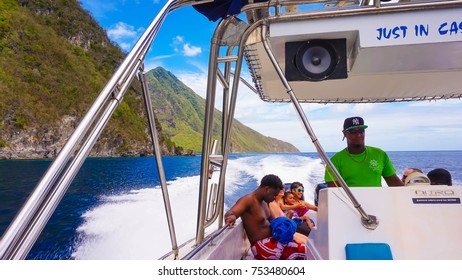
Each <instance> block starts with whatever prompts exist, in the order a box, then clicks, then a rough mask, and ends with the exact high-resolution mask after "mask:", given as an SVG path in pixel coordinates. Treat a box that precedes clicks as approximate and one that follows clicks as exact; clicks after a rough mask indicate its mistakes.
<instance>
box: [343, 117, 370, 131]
mask: <svg viewBox="0 0 462 280" xmlns="http://www.w3.org/2000/svg"><path fill="white" fill-rule="evenodd" d="M355 128H363V129H364V128H367V125H364V120H363V118H361V117H351V118H346V119H345V121H344V122H343V130H344V131H348V130H352V129H355Z"/></svg>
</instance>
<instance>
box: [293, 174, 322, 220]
mask: <svg viewBox="0 0 462 280" xmlns="http://www.w3.org/2000/svg"><path fill="white" fill-rule="evenodd" d="M290 191H291V192H292V193H293V194H294V198H295V202H296V204H297V203H298V205H300V207H298V208H295V209H294V211H295V212H297V214H298V216H300V217H301V216H303V215H305V214H306V212H308V210H309V209H311V210H313V211H318V207H316V206H314V205H312V204H310V203H308V202H306V201H305V197H304V196H303V193H304V192H305V189H304V187H303V185H302V183H300V182H293V183H292V185H290Z"/></svg>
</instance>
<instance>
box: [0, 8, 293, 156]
mask: <svg viewBox="0 0 462 280" xmlns="http://www.w3.org/2000/svg"><path fill="white" fill-rule="evenodd" d="M124 57H125V54H124V53H123V52H122V51H121V50H120V48H118V47H117V46H114V45H113V44H112V43H111V42H110V40H109V38H108V37H107V34H106V32H105V31H104V30H103V29H102V28H101V27H100V26H99V25H98V23H97V22H96V21H95V20H94V19H93V18H92V17H91V15H90V14H89V13H88V12H86V11H85V10H84V9H83V8H82V7H81V6H80V4H79V2H78V1H76V0H54V1H45V0H1V1H0V96H1V98H0V159H1V158H52V157H54V156H56V154H57V152H59V150H60V149H61V147H62V146H63V144H64V143H65V141H66V140H67V139H68V138H69V136H70V135H71V133H72V131H73V130H74V129H75V127H76V126H77V125H78V123H79V121H80V120H81V118H82V117H83V115H84V114H85V113H86V111H87V110H88V108H89V107H90V105H91V103H92V102H93V101H94V100H95V98H96V96H97V95H98V94H99V92H100V91H101V90H102V89H103V87H104V86H105V84H106V82H107V81H108V80H109V78H110V76H111V75H112V73H114V72H115V69H116V68H117V67H118V65H119V64H120V63H121V61H122V60H123V58H124ZM156 71H158V72H162V71H159V70H156ZM156 71H154V72H153V73H155V72H156ZM164 72H165V73H167V72H166V71H164ZM165 73H164V74H162V75H161V76H159V77H158V78H156V79H154V78H153V77H154V76H153V77H152V78H150V80H156V82H155V83H154V82H153V83H154V84H153V85H151V88H152V89H155V91H156V92H161V93H162V95H164V96H168V98H170V99H167V100H168V102H167V101H165V103H163V104H162V106H156V108H159V109H158V110H159V111H158V112H157V113H158V115H159V120H157V122H158V123H161V127H160V128H159V135H160V138H161V145H162V151H163V154H181V153H183V152H184V151H186V150H192V151H194V152H197V151H198V150H200V143H201V140H200V141H198V140H197V139H201V135H200V131H201V130H200V128H201V126H202V125H203V124H202V121H200V120H201V117H202V116H203V100H202V101H199V100H196V98H195V97H194V98H193V97H192V96H194V95H193V93H192V91H191V90H189V89H188V90H185V89H187V87H186V86H184V85H183V84H179V83H176V84H175V87H177V88H179V89H181V90H179V91H176V90H174V89H175V87H173V84H168V83H169V82H170V80H175V81H178V80H177V79H176V78H175V77H174V76H173V75H171V74H168V75H167V74H165ZM167 81H169V82H167ZM156 83H157V84H156ZM158 85H159V86H160V87H158ZM182 94H185V96H183V97H181V95H182ZM157 95H158V96H160V95H161V94H157ZM153 96H154V97H156V94H153ZM171 96H175V97H176V98H173V97H171ZM155 100H156V101H155V102H157V103H156V104H158V102H161V101H158V100H157V98H155ZM186 101H190V102H191V105H185V104H184V103H183V102H186ZM180 102H181V103H180ZM194 102H195V103H194ZM178 105H181V108H180V109H182V110H175V111H174V112H175V114H174V115H170V116H168V118H166V117H165V114H164V113H163V111H162V110H164V111H165V110H167V109H168V108H175V106H178ZM186 108H188V109H186ZM185 119H186V120H188V121H185ZM193 120H194V121H193ZM146 124H147V121H146V117H145V110H144V106H143V101H142V96H141V87H140V83H139V82H138V81H137V80H135V81H134V82H133V83H132V85H131V88H130V90H129V92H128V93H127V94H126V95H125V97H124V100H123V102H122V103H121V105H120V106H119V107H118V108H117V110H116V112H115V113H114V115H113V117H112V119H111V120H110V121H109V123H108V125H107V127H106V128H105V130H104V132H103V134H102V135H101V137H100V139H99V140H98V141H97V143H96V145H95V147H94V149H93V150H92V154H91V156H139V155H147V154H151V153H152V152H151V151H152V147H151V144H150V139H149V136H148V134H147V125H146ZM172 125H173V127H171V126H172ZM236 130H238V131H240V130H242V129H241V128H237V129H236ZM246 133H247V132H246ZM233 137H234V135H233ZM250 137H253V136H252V133H250V132H249V134H246V135H239V133H238V135H237V136H236V139H237V138H242V139H246V138H250ZM263 138H264V137H263ZM233 139H234V138H233ZM270 140H271V139H269V140H268V143H272V141H270ZM233 141H234V140H233ZM242 142H243V141H242ZM258 142H260V143H264V141H263V140H261V141H258ZM276 142H277V141H276ZM198 143H199V146H198V145H197V144H198ZM239 143H240V142H239ZM270 146H274V145H273V144H270ZM234 147H236V149H234V150H235V151H240V152H250V151H263V150H261V149H260V148H258V149H257V148H253V146H252V145H251V144H250V143H248V145H247V146H244V145H243V146H241V144H239V145H238V144H237V142H236V145H235V146H234ZM266 151H272V150H266ZM279 151H288V150H285V149H281V150H279Z"/></svg>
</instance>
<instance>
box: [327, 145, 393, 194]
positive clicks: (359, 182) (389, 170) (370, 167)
mask: <svg viewBox="0 0 462 280" xmlns="http://www.w3.org/2000/svg"><path fill="white" fill-rule="evenodd" d="M331 161H332V164H333V165H334V166H335V168H337V171H338V172H339V173H340V175H341V176H342V178H343V180H345V182H346V183H347V185H348V186H349V187H381V186H382V176H383V177H388V176H392V175H394V174H395V173H396V171H395V168H394V167H393V164H392V163H391V161H390V158H389V157H388V155H387V153H385V152H384V151H383V150H381V149H379V148H375V147H370V146H366V150H364V152H362V153H361V154H357V155H353V154H350V153H349V152H348V150H347V149H346V148H345V149H343V150H341V151H340V152H338V153H336V154H335V155H334V156H333V157H332V158H331ZM329 173H330V174H332V175H331V176H329ZM332 177H334V174H333V173H332V172H330V168H329V167H327V168H326V172H325V174H324V180H325V181H326V182H332V181H335V177H334V178H332Z"/></svg>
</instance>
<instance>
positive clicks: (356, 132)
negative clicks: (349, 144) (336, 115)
mask: <svg viewBox="0 0 462 280" xmlns="http://www.w3.org/2000/svg"><path fill="white" fill-rule="evenodd" d="M347 132H348V133H349V134H353V135H356V134H364V132H365V130H364V129H353V130H347Z"/></svg>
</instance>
